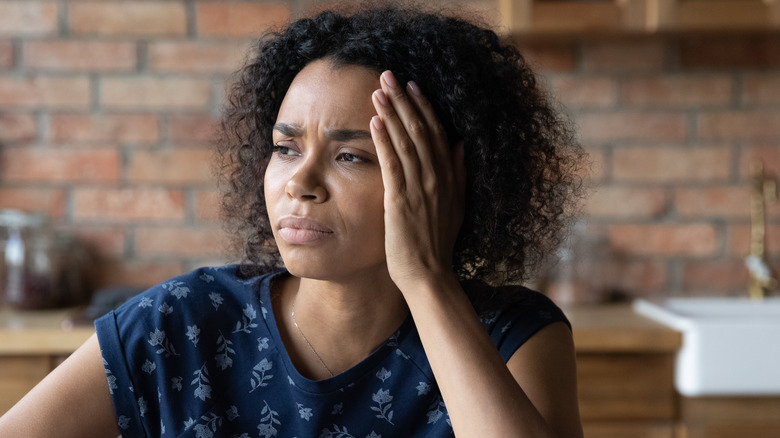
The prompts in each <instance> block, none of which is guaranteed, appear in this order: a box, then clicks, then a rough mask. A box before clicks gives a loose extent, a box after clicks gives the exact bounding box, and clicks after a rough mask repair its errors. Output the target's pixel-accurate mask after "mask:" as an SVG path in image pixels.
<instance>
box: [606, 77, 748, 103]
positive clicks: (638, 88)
mask: <svg viewBox="0 0 780 438" xmlns="http://www.w3.org/2000/svg"><path fill="white" fill-rule="evenodd" d="M733 88H734V81H733V80H732V78H731V77H729V76H725V75H717V76H716V75H706V76H698V75H697V76H694V75H685V76H660V77H654V78H641V79H629V80H627V81H625V82H624V83H623V84H622V87H621V96H622V97H623V101H624V102H625V104H627V105H630V106H639V107H659V106H660V107H702V106H714V105H727V104H729V103H730V102H731V96H732V92H733Z"/></svg>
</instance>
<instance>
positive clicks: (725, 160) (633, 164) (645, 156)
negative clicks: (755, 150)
mask: <svg viewBox="0 0 780 438" xmlns="http://www.w3.org/2000/svg"><path fill="white" fill-rule="evenodd" d="M613 160H614V162H613V170H612V171H613V177H614V178H615V179H616V180H620V181H644V182H659V183H666V182H682V181H723V180H726V179H728V178H729V175H730V173H731V150H730V149H729V148H726V147H711V148H674V147H652V148H650V147H646V148H638V147H631V148H617V149H615V151H614V152H613Z"/></svg>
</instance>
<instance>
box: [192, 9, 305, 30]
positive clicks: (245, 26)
mask: <svg viewBox="0 0 780 438" xmlns="http://www.w3.org/2000/svg"><path fill="white" fill-rule="evenodd" d="M289 18H290V8H289V6H287V5H286V4H283V3H250V2H200V3H197V4H196V5H195V19H196V22H197V33H198V35H206V36H260V35H262V34H263V33H264V32H266V31H267V30H268V29H269V28H271V27H273V26H279V25H282V24H284V23H286V22H287V21H288V20H289Z"/></svg>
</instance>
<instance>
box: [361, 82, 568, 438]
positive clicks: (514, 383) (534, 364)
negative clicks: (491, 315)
mask: <svg viewBox="0 0 780 438" xmlns="http://www.w3.org/2000/svg"><path fill="white" fill-rule="evenodd" d="M380 82H381V86H382V89H381V90H377V91H376V92H375V93H374V96H373V101H374V106H375V108H376V110H377V114H378V116H377V117H375V118H373V119H372V122H371V132H372V136H373V139H374V143H375V145H376V148H377V155H378V156H379V161H380V163H381V166H382V179H383V183H384V186H385V253H386V256H387V265H388V270H389V271H390V276H391V278H392V279H393V281H394V282H395V284H396V286H398V288H399V289H400V290H401V292H402V293H403V294H404V298H405V299H406V302H407V304H408V305H409V308H410V310H411V312H412V316H413V317H414V320H415V324H416V325H417V330H418V332H419V334H420V338H421V340H422V343H423V347H424V348H425V352H426V355H427V357H428V360H429V362H430V364H431V367H432V369H433V372H434V375H435V377H436V382H437V384H438V386H439V389H440V390H441V393H442V396H443V397H444V401H445V404H446V406H447V411H448V413H449V415H450V420H451V421H452V425H453V428H454V430H455V433H456V435H457V436H458V437H459V438H463V437H477V436H478V437H480V438H483V437H486V436H487V437H507V436H513V437H515V436H516V437H533V438H538V437H559V438H568V437H574V438H579V437H581V436H582V431H581V426H580V422H579V409H578V407H577V392H576V377H575V373H574V369H575V364H574V353H573V347H572V341H571V332H570V331H569V330H568V328H567V327H565V325H564V326H563V329H565V330H563V329H562V328H561V325H560V324H553V325H551V326H549V327H547V328H546V329H543V330H541V331H540V332H539V333H537V334H536V335H535V336H533V337H532V338H531V339H530V340H529V341H528V342H527V343H526V345H524V346H522V347H521V348H520V349H519V350H518V351H517V352H516V353H515V354H514V356H513V357H512V358H511V359H510V361H509V363H508V364H506V363H504V360H503V359H502V358H501V356H500V354H499V352H498V350H497V349H496V347H495V346H494V344H493V342H492V340H491V339H490V337H489V336H488V334H487V332H486V331H485V329H484V326H483V325H482V323H481V322H480V320H479V318H478V317H477V315H476V312H475V311H474V309H473V307H472V306H471V303H470V302H469V300H468V298H467V296H466V294H465V293H464V292H463V290H462V289H461V287H460V285H459V284H458V282H457V279H456V277H455V274H454V273H453V272H452V268H451V260H452V251H453V247H454V243H455V239H456V237H457V233H458V230H459V228H460V224H461V222H462V217H463V196H464V195H463V193H464V181H465V170H464V166H463V147H462V145H458V146H456V147H454V148H452V151H451V150H450V146H449V144H448V143H447V140H446V138H445V134H444V129H443V128H442V126H441V123H440V122H439V120H438V118H437V117H436V115H435V113H434V111H433V109H432V108H431V106H430V104H429V102H428V101H427V99H426V98H425V97H424V96H422V94H421V92H420V90H419V89H417V87H416V85H415V84H413V83H410V84H408V85H407V90H406V91H405V90H404V89H403V88H401V87H400V86H399V85H398V84H397V83H396V81H395V78H394V77H393V75H392V74H391V73H390V72H385V73H383V74H382V75H381V79H380ZM407 91H408V92H407Z"/></svg>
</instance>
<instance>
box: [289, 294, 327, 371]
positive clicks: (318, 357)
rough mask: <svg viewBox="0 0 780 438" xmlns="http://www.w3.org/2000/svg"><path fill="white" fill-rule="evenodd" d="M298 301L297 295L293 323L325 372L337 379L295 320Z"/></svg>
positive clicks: (292, 313)
mask: <svg viewBox="0 0 780 438" xmlns="http://www.w3.org/2000/svg"><path fill="white" fill-rule="evenodd" d="M296 301H298V294H297V293H296V294H295V298H293V303H292V312H291V313H290V315H291V316H292V322H293V324H294V325H295V328H296V329H298V333H300V334H301V337H302V338H303V340H304V341H305V342H306V345H308V346H309V350H311V352H312V353H314V355H315V356H317V359H318V360H319V361H320V363H321V364H322V367H323V368H325V370H327V371H328V374H330V376H331V377H335V374H333V371H331V370H330V368H328V366H327V365H325V361H324V360H322V357H320V355H319V353H317V350H315V349H314V346H313V345H311V342H309V338H307V337H306V335H304V334H303V331H301V328H300V327H299V326H298V321H296V320H295V302H296Z"/></svg>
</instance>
